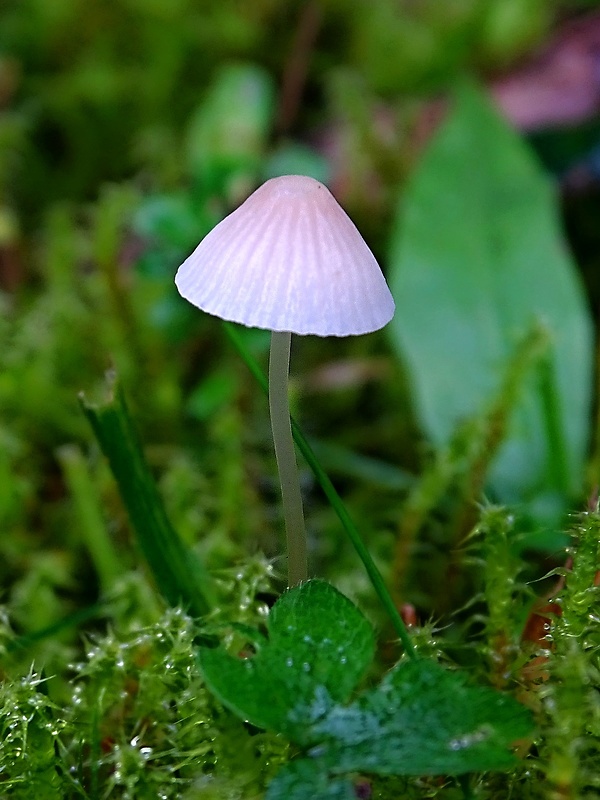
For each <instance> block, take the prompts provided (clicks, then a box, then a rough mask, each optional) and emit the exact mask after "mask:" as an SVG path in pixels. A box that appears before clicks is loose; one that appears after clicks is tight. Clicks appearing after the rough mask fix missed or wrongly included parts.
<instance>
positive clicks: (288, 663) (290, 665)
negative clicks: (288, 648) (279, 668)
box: [285, 658, 294, 667]
mask: <svg viewBox="0 0 600 800" xmlns="http://www.w3.org/2000/svg"><path fill="white" fill-rule="evenodd" d="M285 663H286V665H287V666H288V667H293V666H294V659H293V658H286V660H285Z"/></svg>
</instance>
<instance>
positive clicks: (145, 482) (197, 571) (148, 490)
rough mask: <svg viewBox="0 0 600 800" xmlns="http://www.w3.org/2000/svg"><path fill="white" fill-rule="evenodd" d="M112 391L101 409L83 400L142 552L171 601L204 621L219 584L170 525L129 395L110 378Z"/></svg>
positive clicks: (116, 381)
mask: <svg viewBox="0 0 600 800" xmlns="http://www.w3.org/2000/svg"><path fill="white" fill-rule="evenodd" d="M107 390H108V391H107V397H106V399H105V400H104V401H102V402H100V403H90V402H88V401H87V399H86V398H85V395H83V394H82V395H80V398H79V399H80V403H81V407H82V409H83V411H84V413H85V415H86V417H87V418H88V420H89V422H90V424H91V426H92V428H93V430H94V433H95V435H96V438H97V440H98V443H99V444H100V447H101V449H102V452H103V453H104V455H105V456H106V458H107V459H108V462H109V464H110V468H111V470H112V473H113V475H114V477H115V480H116V482H117V486H118V487H119V492H120V495H121V499H122V500H123V504H124V506H125V508H126V509H127V512H128V514H129V519H130V520H131V524H132V526H133V529H134V531H135V534H136V537H137V541H138V543H139V546H140V549H141V551H142V553H143V555H144V557H145V559H146V561H147V562H148V565H149V567H150V569H151V571H152V574H153V575H154V579H155V581H156V585H157V587H158V589H159V591H160V592H161V594H162V595H163V596H164V597H165V599H166V600H167V601H168V602H169V603H170V604H171V605H177V604H179V603H182V604H183V605H184V606H185V607H186V608H187V609H188V610H189V612H190V613H191V614H193V615H195V616H203V615H204V614H206V613H208V612H209V611H210V609H211V608H212V607H213V606H214V604H215V602H216V591H215V588H214V584H213V581H212V579H211V578H210V576H209V575H208V573H207V572H206V570H205V569H204V567H203V565H202V563H201V562H200V560H199V559H198V558H197V556H196V555H195V553H193V552H192V551H191V550H190V549H189V548H187V547H186V546H185V545H184V544H183V542H182V541H181V539H180V538H179V536H178V534H177V532H176V531H175V529H174V528H173V527H172V525H171V523H170V522H169V519H168V517H167V514H166V511H165V508H164V505H163V503H162V500H161V498H160V496H159V494H158V491H157V488H156V484H155V482H154V479H153V477H152V473H151V472H150V468H149V466H148V464H147V462H146V459H145V458H144V454H143V451H142V446H141V443H140V440H139V437H138V434H137V431H136V429H135V427H134V425H133V421H132V419H131V416H130V414H129V410H128V408H127V405H126V402H125V397H124V394H123V391H122V389H121V386H120V384H119V382H118V380H117V378H116V376H115V375H114V374H112V373H111V374H109V375H108V376H107Z"/></svg>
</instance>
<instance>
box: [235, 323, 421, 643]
mask: <svg viewBox="0 0 600 800" xmlns="http://www.w3.org/2000/svg"><path fill="white" fill-rule="evenodd" d="M223 328H224V330H225V332H226V334H227V336H228V337H229V339H230V341H231V343H232V344H233V346H234V347H235V348H236V350H237V351H238V353H239V354H240V356H241V357H242V359H243V360H244V362H245V364H246V366H247V367H248V369H249V370H250V372H251V373H252V375H253V376H254V378H255V379H256V381H257V382H258V385H259V386H260V387H261V389H262V390H263V392H264V393H265V394H268V392H269V385H268V381H267V378H266V377H265V375H264V373H263V371H262V370H261V368H260V366H259V365H258V363H257V361H256V359H255V358H254V356H253V355H252V353H251V352H250V351H249V350H248V348H247V347H246V345H245V344H244V340H243V339H242V337H241V336H240V334H239V333H238V331H237V330H236V327H235V325H232V324H231V323H230V322H224V323H223ZM291 422H292V434H293V437H294V440H295V442H296V444H297V445H298V449H299V450H300V452H301V453H302V455H303V456H304V458H305V460H306V463H307V464H308V466H309V467H310V469H311V470H312V471H313V474H314V476H315V478H316V480H317V483H318V484H319V485H320V487H321V488H322V489H323V492H324V493H325V496H326V497H327V499H328V500H329V502H330V504H331V507H332V508H333V510H334V511H335V513H336V514H337V515H338V518H339V520H340V522H341V523H342V527H343V528H344V530H345V531H346V533H347V535H348V538H349V539H350V541H351V542H352V544H353V546H354V549H355V550H356V552H357V553H358V556H359V558H360V560H361V561H362V562H363V564H364V567H365V570H366V572H367V575H368V576H369V579H370V581H371V583H372V584H373V588H374V589H375V592H376V594H377V596H378V597H379V599H380V601H381V603H382V605H383V607H384V608H385V610H386V611H387V612H388V614H389V617H390V619H391V621H392V625H393V626H394V629H395V631H396V633H397V634H398V638H399V639H400V641H401V642H402V644H403V645H404V648H405V650H406V653H407V655H408V656H409V657H410V658H417V652H416V650H415V647H414V645H413V643H412V639H411V637H410V634H409V632H408V630H407V629H406V625H405V624H404V622H403V621H402V617H401V616H400V613H399V612H398V609H397V608H396V606H395V604H394V601H393V600H392V597H391V595H390V593H389V592H388V590H387V587H386V585H385V581H384V580H383V577H382V575H381V573H380V572H379V569H378V568H377V565H376V564H375V562H374V561H373V558H372V556H371V554H370V553H369V550H368V549H367V547H366V545H365V543H364V542H363V541H362V539H361V538H360V534H359V532H358V529H357V527H356V525H355V524H354V522H353V521H352V518H351V517H350V514H349V513H348V510H347V509H346V506H345V505H344V503H343V502H342V499H341V497H340V496H339V494H338V493H337V491H336V489H335V486H334V485H333V484H332V482H331V481H330V480H329V476H328V475H327V474H326V472H325V470H324V469H323V468H322V467H321V465H320V463H319V461H318V459H317V457H316V456H315V454H314V453H313V450H312V447H311V446H310V445H309V443H308V442H307V440H306V439H305V438H304V434H303V433H302V431H301V430H300V428H299V426H298V424H297V423H296V422H295V421H294V420H293V419H292V420H291Z"/></svg>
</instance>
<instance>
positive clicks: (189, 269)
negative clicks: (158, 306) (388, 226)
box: [175, 175, 394, 336]
mask: <svg viewBox="0 0 600 800" xmlns="http://www.w3.org/2000/svg"><path fill="white" fill-rule="evenodd" d="M175 283H176V285H177V289H178V290H179V293H180V294H181V295H182V297H184V298H185V299H186V300H188V301H189V302H190V303H192V304H193V305H195V306H197V307H198V308H201V309H202V310H203V311H206V312H208V313H209V314H214V315H215V316H217V317H221V318H222V319H225V320H229V321H231V322H239V323H242V324H243V325H248V326H250V327H254V328H266V329H268V330H273V331H291V332H292V333H299V334H316V335H317V336H350V335H356V334H363V333H369V332H371V331H375V330H378V329H379V328H382V327H383V326H384V325H385V324H386V323H387V322H389V321H390V319H391V318H392V316H393V314H394V301H393V299H392V295H391V294H390V290H389V289H388V286H387V284H386V282H385V278H384V277H383V274H382V272H381V270H380V268H379V265H378V264H377V261H376V260H375V257H374V255H373V254H372V253H371V251H370V250H369V248H368V247H367V244H366V243H365V241H364V239H363V238H362V236H361V235H360V233H359V232H358V230H357V228H356V226H355V225H354V223H353V222H352V220H351V219H350V218H349V217H348V215H347V214H346V212H345V211H344V210H343V209H342V208H341V206H340V205H339V204H338V202H337V201H336V200H335V198H334V197H333V195H332V194H331V193H330V192H329V190H328V189H327V188H326V187H325V186H323V184H322V183H319V181H316V180H314V179H313V178H308V177H304V176H300V175H286V176H283V177H280V178H272V179H271V180H269V181H267V182H266V183H264V184H263V185H262V186H260V187H259V188H258V189H257V190H256V191H255V192H254V193H253V194H252V195H250V197H249V198H248V199H247V200H246V201H245V202H244V203H243V204H242V205H241V206H240V207H239V208H238V209H236V210H235V211H234V212H233V213H231V214H230V215H229V216H228V217H225V219H224V220H222V221H221V222H220V223H219V224H218V225H217V226H216V227H215V228H213V230H212V231H211V232H210V233H209V234H208V235H207V236H205V238H204V239H203V240H202V241H201V242H200V244H199V245H198V247H197V248H196V249H195V250H194V252H193V253H192V254H191V256H190V257H189V258H187V259H186V260H185V261H184V263H183V264H182V265H181V266H180V267H179V270H178V271H177V275H176V276H175Z"/></svg>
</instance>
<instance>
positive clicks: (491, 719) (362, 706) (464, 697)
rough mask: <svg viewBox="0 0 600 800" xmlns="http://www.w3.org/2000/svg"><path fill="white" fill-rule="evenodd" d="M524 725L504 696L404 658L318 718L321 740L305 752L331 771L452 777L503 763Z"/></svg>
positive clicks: (523, 714) (315, 731)
mask: <svg viewBox="0 0 600 800" xmlns="http://www.w3.org/2000/svg"><path fill="white" fill-rule="evenodd" d="M532 729H533V726H532V721H531V715H530V713H529V711H528V710H527V709H526V708H524V707H523V706H522V705H520V704H519V703H517V701H516V700H513V699H512V698H511V697H509V696H507V695H504V694H501V693H500V692H496V691H494V690H493V689H489V688H486V687H478V686H469V685H467V683H466V679H465V676H464V674H463V673H459V672H450V671H449V670H446V669H444V668H443V667H441V666H440V665H439V664H436V663H435V662H433V661H405V662H402V663H400V664H398V665H397V666H396V667H394V669H393V670H392V671H391V672H389V673H388V675H387V676H386V677H385V678H384V679H383V681H382V682H381V683H380V685H379V686H377V687H376V688H375V689H372V690H371V691H369V692H366V693H364V694H363V695H361V696H360V697H359V699H358V700H356V701H355V702H354V703H352V704H351V705H350V706H347V707H344V706H340V705H336V706H335V707H334V708H332V709H331V711H330V712H329V713H328V715H327V717H326V718H324V719H322V720H320V721H318V722H317V723H316V724H315V725H314V726H313V728H312V732H311V733H312V738H313V739H314V740H315V741H320V742H322V745H321V746H319V747H318V748H313V751H312V752H313V753H314V754H315V755H316V756H318V758H319V759H320V760H322V761H323V763H324V765H325V766H326V767H327V769H328V770H329V771H330V772H331V773H335V774H344V773H347V772H373V773H377V774H378V775H438V774H445V775H460V774H462V773H464V772H475V771H488V770H497V769H504V768H506V767H510V766H511V765H512V764H514V763H515V758H514V756H513V755H512V753H511V752H510V750H509V748H510V746H511V745H512V744H514V743H515V742H516V741H517V740H518V739H521V738H523V737H525V736H528V735H530V734H531V733H532Z"/></svg>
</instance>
